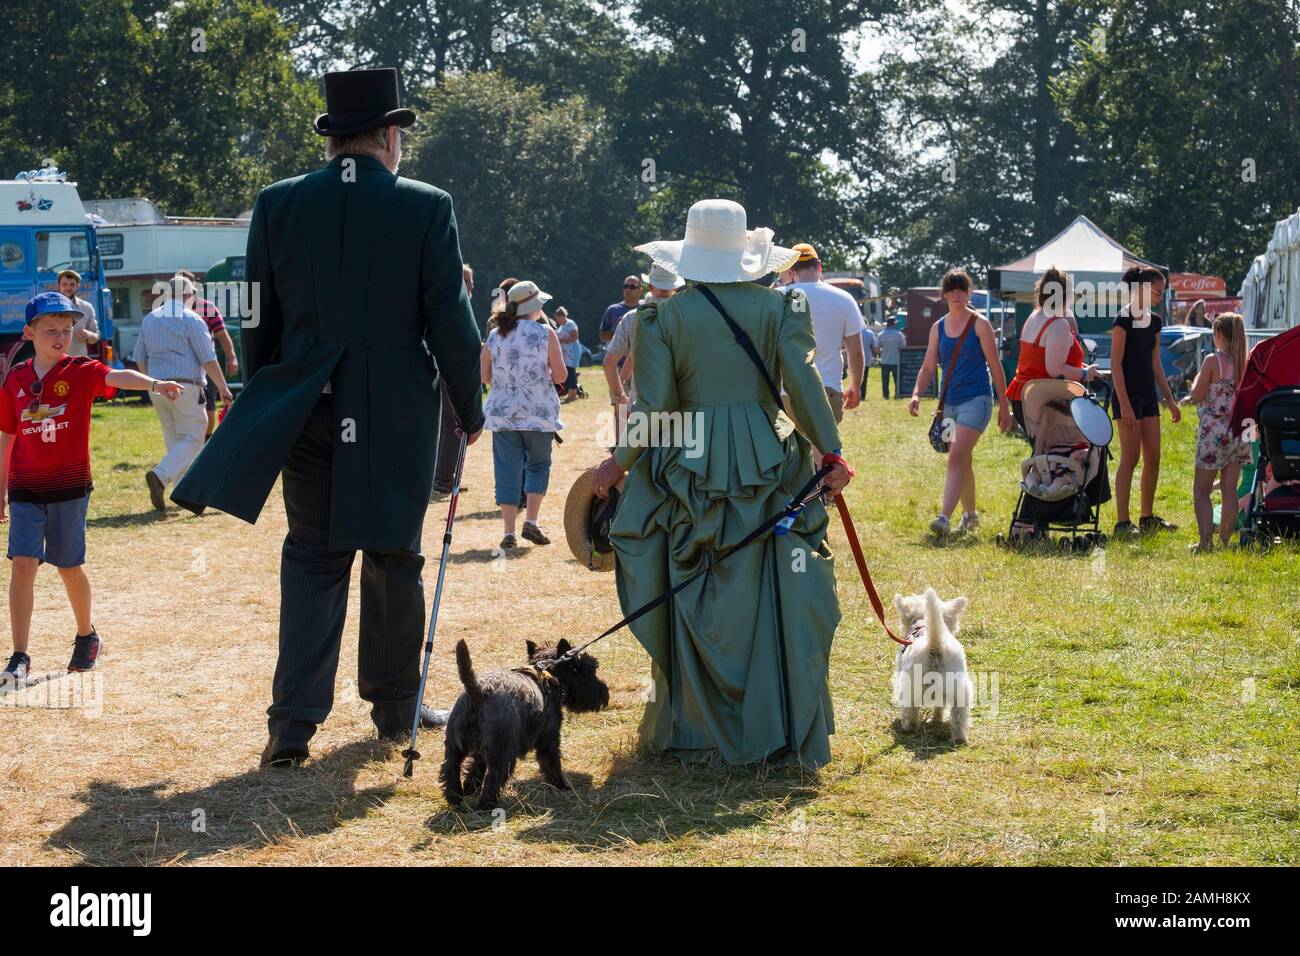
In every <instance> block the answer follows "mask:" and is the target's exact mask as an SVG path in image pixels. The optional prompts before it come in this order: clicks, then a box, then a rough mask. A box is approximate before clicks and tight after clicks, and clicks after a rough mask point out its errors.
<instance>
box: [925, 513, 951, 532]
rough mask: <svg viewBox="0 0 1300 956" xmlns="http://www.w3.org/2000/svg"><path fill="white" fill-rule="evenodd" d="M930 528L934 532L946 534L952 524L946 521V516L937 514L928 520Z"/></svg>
mask: <svg viewBox="0 0 1300 956" xmlns="http://www.w3.org/2000/svg"><path fill="white" fill-rule="evenodd" d="M930 530H931V531H933V532H934V533H935V534H947V533H948V532H949V531H950V530H952V526H951V525H950V524H949V523H948V518H947V517H946V516H945V515H939V516H938V517H937V518H935V519H934V520H933V521H931V522H930Z"/></svg>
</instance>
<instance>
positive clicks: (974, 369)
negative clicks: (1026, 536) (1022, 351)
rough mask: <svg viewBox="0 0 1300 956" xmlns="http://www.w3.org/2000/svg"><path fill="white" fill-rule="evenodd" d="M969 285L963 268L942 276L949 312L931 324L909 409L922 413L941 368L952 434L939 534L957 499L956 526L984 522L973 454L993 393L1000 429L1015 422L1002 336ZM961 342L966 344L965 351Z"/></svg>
mask: <svg viewBox="0 0 1300 956" xmlns="http://www.w3.org/2000/svg"><path fill="white" fill-rule="evenodd" d="M970 289H971V280H970V276H968V275H967V274H966V272H965V271H964V270H962V269H950V270H948V273H947V274H946V275H945V276H944V277H943V282H942V283H941V285H940V291H941V292H942V294H943V297H944V300H945V301H946V302H947V303H948V314H947V315H945V316H944V317H943V318H941V319H940V320H939V321H938V322H936V323H935V324H934V325H932V326H931V327H930V343H929V347H928V348H927V349H926V352H925V364H924V365H922V366H921V371H920V374H918V375H917V377H916V387H915V388H913V389H912V401H911V402H910V403H909V404H908V406H907V410H908V411H909V412H911V413H912V414H913V415H916V414H917V410H918V409H919V408H920V405H921V393H922V392H924V391H925V390H926V389H927V388H929V387H930V382H931V381H932V380H933V379H934V375H935V372H936V370H937V369H938V368H939V367H942V369H943V376H942V377H941V378H940V380H939V387H940V389H941V390H943V389H945V388H946V392H944V395H943V420H944V431H945V434H946V435H947V437H948V449H949V450H948V473H947V476H946V478H945V479H944V485H943V506H942V509H941V510H940V512H939V514H938V516H937V517H936V518H935V519H934V520H933V521H931V522H930V529H931V530H932V531H934V532H935V533H936V534H940V535H946V534H948V532H949V531H950V530H951V525H950V521H949V516H950V515H951V514H952V513H953V511H954V510H955V509H956V507H957V502H958V499H960V500H961V504H962V509H963V514H962V518H961V524H959V525H958V527H957V530H958V531H962V532H964V531H974V530H975V529H976V528H977V527H978V526H979V513H978V512H977V511H976V510H975V469H974V467H973V466H972V464H971V455H972V453H973V452H974V450H975V444H976V443H977V442H978V441H979V440H980V435H982V434H983V433H984V429H985V428H987V427H988V424H989V419H990V418H992V417H993V400H994V397H996V398H997V402H998V428H999V429H1001V430H1002V431H1004V432H1005V431H1007V430H1008V429H1010V428H1011V422H1012V418H1011V410H1010V407H1009V406H1008V405H1007V395H1006V392H1007V380H1006V376H1005V375H1004V374H1003V371H1002V363H1001V362H999V361H998V348H997V338H996V336H995V335H994V334H993V326H992V325H990V324H989V320H988V319H986V318H984V317H983V316H982V315H980V314H979V313H978V312H972V311H971V309H970V307H969V304H970ZM958 342H961V351H960V352H958V351H957V343H958ZM954 354H955V355H956V357H957V361H956V363H954V362H953V356H954Z"/></svg>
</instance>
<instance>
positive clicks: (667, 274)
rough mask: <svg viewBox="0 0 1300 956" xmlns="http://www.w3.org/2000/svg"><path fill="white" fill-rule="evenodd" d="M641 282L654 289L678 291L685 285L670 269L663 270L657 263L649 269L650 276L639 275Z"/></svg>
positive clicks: (683, 280)
mask: <svg viewBox="0 0 1300 956" xmlns="http://www.w3.org/2000/svg"><path fill="white" fill-rule="evenodd" d="M641 281H642V282H644V283H645V284H646V285H648V286H651V287H653V288H655V289H680V288H681V287H682V286H684V285H686V280H685V279H683V278H682V277H681V276H679V275H678V274H677V273H676V272H673V271H672V270H670V269H665V268H664V267H663V266H661V265H658V264H657V263H656V264H655V265H653V266H651V267H650V274H649V275H646V274H645V273H644V272H643V273H642V274H641Z"/></svg>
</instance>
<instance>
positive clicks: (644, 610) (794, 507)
mask: <svg viewBox="0 0 1300 956" xmlns="http://www.w3.org/2000/svg"><path fill="white" fill-rule="evenodd" d="M831 470H832V469H831V466H830V465H827V466H825V467H824V468H821V469H820V470H818V471H817V473H816V474H814V475H813V476H812V477H811V478H810V479H808V483H807V484H805V485H804V486H803V487H802V488H800V489H799V493H798V494H796V495H795V496H794V497H793V498H791V499H790V502H789V503H788V504H787V505H786V506H785V507H784V508H782V509H781V510H780V511H779V512H777V513H776V514H774V515H772V517H770V518H768V519H767V520H766V521H764V522H763V523H762V524H761V525H759V526H758V527H757V528H755V529H754V530H753V531H751V532H750V533H749V534H747V535H745V537H743V538H741V539H740V540H739V541H738V542H736V543H735V544H733V545H732V546H731V547H730V548H728V549H727V550H726V551H723V552H722V554H720V555H719V556H718V557H717V558H716V559H714V560H713V561H711V562H709V563H708V564H706V565H705V566H704V567H702V568H700V569H699V570H698V571H696V572H695V573H694V574H692V575H691V576H690V577H689V578H687V579H686V580H685V581H682V582H680V583H679V584H676V585H674V586H673V587H671V588H669V589H668V590H667V591H665V592H664V593H663V594H660V595H659V596H658V597H656V598H654V599H653V600H651V601H649V602H648V603H646V604H643V605H641V606H640V607H639V608H637V609H636V610H635V611H633V612H632V613H631V614H629V615H628V616H627V617H625V618H623V620H621V621H619V622H618V623H617V624H615V625H614V626H613V627H611V628H609V630H607V631H605V633H604V634H601V635H600V636H599V637H593V638H592V639H591V640H589V641H588V642H587V643H586V644H582V645H580V646H578V647H571V648H569V650H567V651H565V652H564V653H563V654H561V655H559V656H558V657H556V658H555V660H553V661H544V662H542V663H541V664H537V665H535V666H536V667H537V668H538V669H539V670H550V669H551V668H553V667H556V666H558V665H560V664H563V663H564V662H565V661H567V660H569V659H570V658H571V657H576V656H577V655H578V654H581V653H582V652H583V651H585V650H586V649H587V648H589V647H591V645H593V644H595V643H596V642H597V641H603V640H604V639H605V638H607V637H609V635H611V634H613V633H614V632H615V631H617V630H619V629H621V628H623V627H626V626H627V625H629V624H631V623H632V622H633V621H635V620H636V619H637V618H639V617H641V616H642V615H644V614H649V613H650V612H651V611H653V610H654V609H655V608H657V607H659V606H660V605H661V604H663V603H664V602H665V601H667V600H669V599H670V598H672V597H673V596H674V595H676V594H677V592H678V591H680V590H682V588H684V587H686V586H687V585H688V584H690V583H691V582H692V581H694V580H695V579H696V578H698V577H699V576H700V575H702V574H706V573H708V572H709V571H711V570H713V568H715V567H717V566H718V565H719V564H721V563H722V562H723V561H725V560H727V558H729V557H731V556H732V555H733V554H735V553H736V552H737V551H739V550H740V549H741V548H743V547H745V545H747V544H750V543H752V542H754V541H757V540H758V539H759V538H761V537H762V536H763V535H765V534H767V533H768V532H769V531H771V530H772V529H773V528H775V527H776V526H777V525H779V524H781V523H782V522H786V527H787V528H789V526H790V525H791V524H793V523H794V519H795V518H796V517H797V516H798V515H799V513H800V512H801V511H803V509H804V506H805V505H807V504H808V503H809V502H811V501H813V500H814V499H815V498H817V497H818V496H819V495H821V493H822V489H821V487H820V486H821V483H822V479H824V478H825V477H826V476H827V475H829V474H830V473H831Z"/></svg>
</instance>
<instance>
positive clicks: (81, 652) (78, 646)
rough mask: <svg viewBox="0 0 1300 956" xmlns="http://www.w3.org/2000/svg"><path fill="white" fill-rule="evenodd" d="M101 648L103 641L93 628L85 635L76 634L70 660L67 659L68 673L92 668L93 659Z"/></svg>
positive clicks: (93, 664) (102, 647)
mask: <svg viewBox="0 0 1300 956" xmlns="http://www.w3.org/2000/svg"><path fill="white" fill-rule="evenodd" d="M103 649H104V642H103V641H101V640H100V639H99V635H98V634H97V633H95V629H94V628H91V629H90V633H89V634H87V635H86V636H85V637H82V636H81V635H80V634H78V635H77V636H76V638H75V639H74V640H73V642H72V660H70V661H68V673H69V674H74V673H79V672H81V671H90V670H94V669H95V660H96V658H98V657H99V652H100V651H102V650H103Z"/></svg>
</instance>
